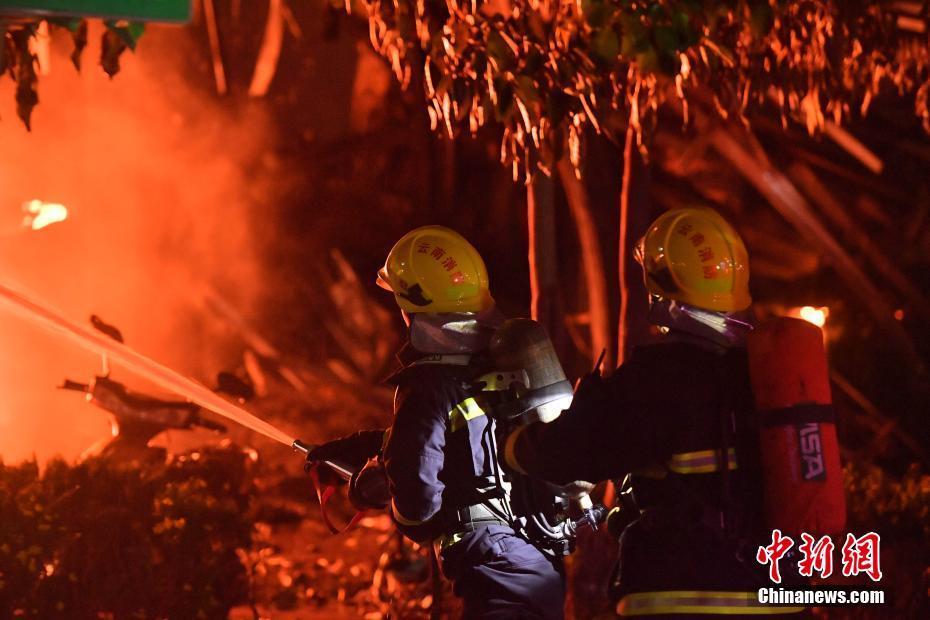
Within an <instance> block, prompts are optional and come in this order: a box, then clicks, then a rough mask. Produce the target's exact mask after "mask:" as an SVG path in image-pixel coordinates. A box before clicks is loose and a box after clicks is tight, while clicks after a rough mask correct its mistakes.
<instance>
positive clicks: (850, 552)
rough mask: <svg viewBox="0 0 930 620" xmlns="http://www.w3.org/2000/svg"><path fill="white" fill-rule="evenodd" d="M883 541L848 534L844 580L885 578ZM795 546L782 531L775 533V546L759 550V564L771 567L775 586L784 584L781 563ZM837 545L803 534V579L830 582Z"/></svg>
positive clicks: (875, 536)
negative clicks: (880, 558)
mask: <svg viewBox="0 0 930 620" xmlns="http://www.w3.org/2000/svg"><path fill="white" fill-rule="evenodd" d="M880 545H881V537H880V536H879V535H878V534H876V533H875V532H869V533H868V534H865V535H863V536H860V537H859V538H857V537H856V536H855V535H853V534H846V542H845V543H844V544H843V549H842V562H843V568H842V573H843V576H844V577H854V576H856V575H859V574H865V575H868V576H869V578H870V579H871V580H872V581H880V580H881V578H882V569H881V563H880V560H879V556H880ZM793 546H794V540H793V539H792V538H791V537H790V536H784V535H783V534H782V533H781V530H772V543H771V544H769V545H767V546H765V547H759V550H758V551H757V552H756V561H757V562H759V564H762V565H763V566H764V565H766V564H768V565H769V579H771V580H772V582H774V583H781V570H780V569H779V565H778V561H779V560H780V559H781V558H782V557H784V556H785V554H787V553H788V551H789V550H790V549H791V547H793ZM835 549H836V545H835V544H834V543H833V540H831V539H830V537H829V536H822V537H820V538H819V539H817V538H814V537H813V536H811V535H810V534H808V533H806V532H805V533H803V534H801V544H800V545H799V546H798V551H799V552H800V553H801V559H800V560H799V561H798V574H799V575H800V576H802V577H814V576H815V575H814V573H817V574H818V575H819V577H820V578H822V579H826V578H827V577H829V576H830V575H832V574H833V552H834V550H835Z"/></svg>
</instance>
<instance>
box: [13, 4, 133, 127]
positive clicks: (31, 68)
mask: <svg viewBox="0 0 930 620" xmlns="http://www.w3.org/2000/svg"><path fill="white" fill-rule="evenodd" d="M39 23H40V22H37V21H22V20H15V21H4V19H2V18H0V76H2V75H3V74H4V73H8V74H9V76H10V78H11V79H12V80H13V81H14V82H15V83H16V114H17V116H19V118H20V119H21V120H22V121H23V124H24V125H25V126H26V129H27V130H31V117H32V109H33V108H34V107H35V106H36V105H37V104H38V103H39V94H38V91H37V90H36V87H37V85H38V82H39V78H38V76H37V75H36V63H37V62H38V60H37V58H36V55H35V54H34V53H33V52H32V49H31V48H30V42H31V41H34V40H35V37H36V32H37V30H38V26H39ZM48 24H49V27H50V28H63V29H65V30H67V31H68V32H70V33H71V38H72V40H73V41H74V51H73V52H72V54H71V62H72V63H73V64H74V67H75V69H77V70H78V71H80V69H81V53H82V52H83V51H84V48H85V47H86V46H87V20H84V19H78V18H70V17H59V18H53V19H50V20H48ZM105 25H106V29H105V30H104V32H103V40H102V43H101V52H100V65H101V66H102V67H103V70H104V71H105V72H106V74H107V75H109V76H110V77H111V78H112V77H113V76H114V75H116V74H117V73H119V58H120V56H121V55H122V53H123V52H124V51H126V49H127V48H128V49H132V50H134V49H135V48H136V42H137V41H138V40H139V37H141V36H142V33H143V32H144V30H145V25H144V24H141V23H128V22H114V21H107V22H105Z"/></svg>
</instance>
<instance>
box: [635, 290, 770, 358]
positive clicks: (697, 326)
mask: <svg viewBox="0 0 930 620" xmlns="http://www.w3.org/2000/svg"><path fill="white" fill-rule="evenodd" d="M649 321H650V322H651V323H654V324H656V325H660V326H662V327H667V328H669V329H671V330H676V331H681V332H685V333H688V334H692V335H694V336H698V337H701V338H705V339H707V340H710V341H712V342H714V343H716V344H718V345H720V346H723V347H734V346H742V345H743V344H744V343H745V340H746V336H747V335H748V334H749V332H751V331H752V329H753V325H752V323H751V322H750V320H749V316H748V315H747V313H745V312H740V313H726V312H714V311H712V310H704V309H703V308H696V307H694V306H689V305H688V304H683V303H681V302H679V301H675V300H673V299H662V298H658V297H655V298H653V300H652V301H651V303H650V305H649Z"/></svg>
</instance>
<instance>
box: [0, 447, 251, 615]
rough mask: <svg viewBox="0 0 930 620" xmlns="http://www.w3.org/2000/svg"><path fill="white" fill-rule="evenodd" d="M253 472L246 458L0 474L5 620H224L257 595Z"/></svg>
mask: <svg viewBox="0 0 930 620" xmlns="http://www.w3.org/2000/svg"><path fill="white" fill-rule="evenodd" d="M195 455H196V456H195ZM249 469H250V467H249V461H248V459H247V458H245V457H244V456H243V455H242V453H241V452H240V451H237V450H210V451H205V452H203V453H195V454H192V455H190V456H189V457H182V458H179V459H176V460H174V461H173V462H171V463H169V464H167V465H157V466H148V465H141V466H140V465H139V464H138V463H132V464H116V463H114V462H112V461H110V460H108V459H103V458H97V459H90V460H88V461H85V462H84V463H81V464H79V465H76V466H69V465H67V464H66V463H64V462H62V461H53V462H52V463H50V464H49V465H48V467H47V469H46V471H45V472H44V473H41V474H40V472H39V469H38V466H37V465H36V463H35V462H31V463H29V462H27V463H23V464H21V465H17V466H6V465H3V464H2V463H0V522H2V523H3V527H2V528H0V618H7V617H12V616H16V617H27V618H53V617H68V618H90V617H93V618H96V617H119V618H134V617H136V618H156V617H170V618H178V617H211V618H213V617H225V615H226V614H227V612H228V611H229V609H230V608H231V607H233V606H234V605H236V604H239V603H241V602H243V601H244V600H246V598H247V595H248V581H247V578H246V574H245V568H244V567H243V566H242V564H241V563H240V562H239V559H238V553H239V550H241V549H242V548H248V547H249V546H250V544H251V532H252V520H251V517H250V516H249V510H248V509H249V504H250V500H251V497H252V494H253V491H254V489H253V485H252V478H251V475H250V472H249ZM191 610H197V615H196V616H195V615H194V614H192V612H191Z"/></svg>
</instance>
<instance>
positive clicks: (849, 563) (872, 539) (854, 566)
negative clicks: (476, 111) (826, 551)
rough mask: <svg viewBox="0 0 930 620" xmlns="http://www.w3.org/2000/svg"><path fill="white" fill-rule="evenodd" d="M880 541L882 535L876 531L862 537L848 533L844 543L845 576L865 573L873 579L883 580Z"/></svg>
mask: <svg viewBox="0 0 930 620" xmlns="http://www.w3.org/2000/svg"><path fill="white" fill-rule="evenodd" d="M880 543H881V537H880V536H879V535H878V534H876V533H875V532H869V533H868V534H865V535H864V536H862V537H860V538H856V537H855V536H853V535H852V534H846V542H845V543H843V576H845V577H851V576H855V575H858V574H859V573H865V574H866V575H868V576H869V579H871V580H872V581H879V580H881V578H882V568H881V565H880V564H879V558H878V556H879V544H880Z"/></svg>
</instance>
